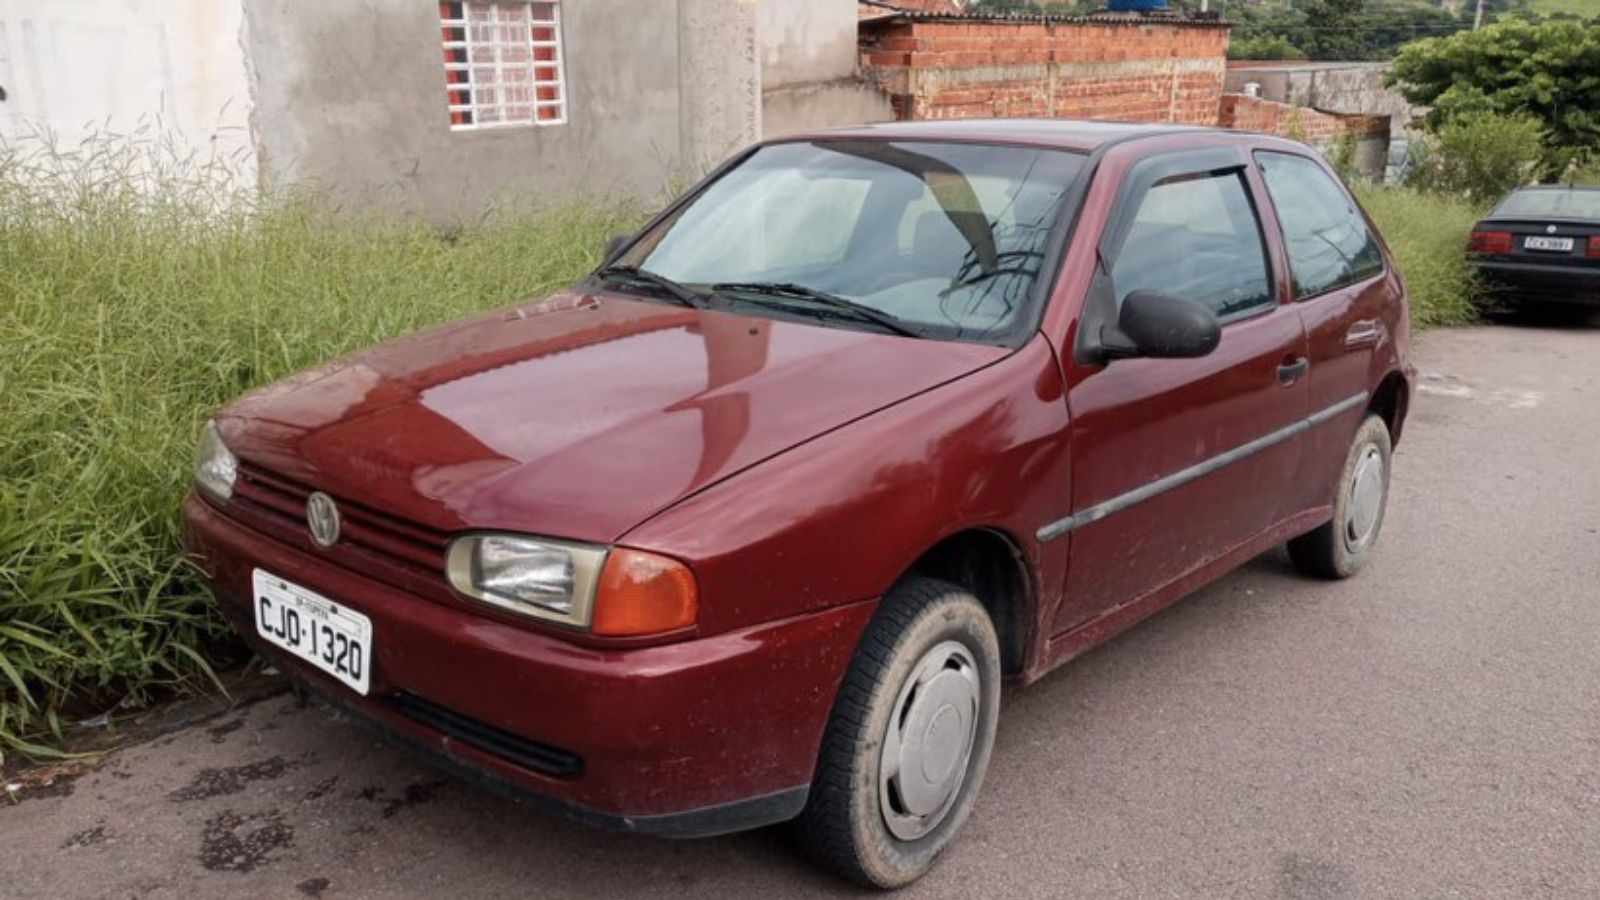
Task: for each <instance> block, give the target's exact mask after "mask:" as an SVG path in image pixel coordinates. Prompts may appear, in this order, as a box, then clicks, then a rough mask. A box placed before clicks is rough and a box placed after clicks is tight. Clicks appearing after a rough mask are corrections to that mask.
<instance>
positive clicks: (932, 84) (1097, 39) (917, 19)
mask: <svg viewBox="0 0 1600 900" xmlns="http://www.w3.org/2000/svg"><path fill="white" fill-rule="evenodd" d="M912 2H914V0H893V3H892V4H890V3H885V2H875V0H869V2H864V3H863V4H862V8H863V9H864V10H866V9H870V10H875V11H877V12H880V13H882V15H879V16H877V17H874V18H870V19H863V21H862V23H861V48H862V58H863V64H864V65H863V69H864V71H865V72H866V73H867V74H868V77H870V78H872V79H873V80H875V81H876V82H877V83H878V85H879V86H880V87H881V88H882V89H883V90H885V91H886V92H888V94H889V95H890V97H891V98H892V100H893V102H894V104H895V110H896V113H897V115H898V116H899V117H900V118H902V119H958V118H982V117H989V116H1023V117H1050V118H1084V119H1126V120H1135V121H1149V122H1184V123H1191V124H1199V125H1215V124H1216V123H1217V116H1218V110H1219V109H1220V105H1221V100H1222V86H1223V81H1224V80H1225V77H1226V74H1227V63H1226V57H1227V48H1228V28H1229V26H1228V25H1227V24H1226V23H1224V22H1222V21H1220V20H1219V19H1216V18H1198V17H1188V16H1181V15H1177V14H1168V15H1159V14H1148V13H1146V14H1133V13H1097V14H1095V15H1091V16H1081V17H1063V16H1045V15H1029V16H1022V15H1011V16H981V17H980V16H972V15H966V14H962V13H960V12H955V13H950V12H924V11H913V10H908V9H904V8H897V7H905V6H907V5H908V4H910V3H912Z"/></svg>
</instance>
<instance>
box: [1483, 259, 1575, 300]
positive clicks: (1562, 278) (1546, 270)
mask: <svg viewBox="0 0 1600 900" xmlns="http://www.w3.org/2000/svg"><path fill="white" fill-rule="evenodd" d="M1472 266H1473V268H1474V269H1476V270H1477V272H1478V277H1479V279H1480V280H1481V281H1482V282H1483V284H1484V286H1486V287H1487V288H1489V290H1491V291H1492V292H1494V293H1495V294H1496V295H1498V296H1501V297H1511V296H1515V295H1524V296H1528V297H1532V298H1534V299H1538V300H1542V301H1545V302H1548V303H1570V304H1574V305H1578V306H1600V267H1595V266H1569V265H1554V264H1549V263H1517V262H1493V261H1476V262H1473V263H1472Z"/></svg>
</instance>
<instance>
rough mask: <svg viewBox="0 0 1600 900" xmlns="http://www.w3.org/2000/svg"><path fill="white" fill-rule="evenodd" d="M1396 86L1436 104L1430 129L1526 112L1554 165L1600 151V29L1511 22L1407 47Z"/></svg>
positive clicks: (1397, 66)
mask: <svg viewBox="0 0 1600 900" xmlns="http://www.w3.org/2000/svg"><path fill="white" fill-rule="evenodd" d="M1389 82H1390V84H1392V85H1394V86H1395V87H1397V88H1398V89H1399V90H1400V92H1401V93H1403V94H1404V95H1405V97H1406V99H1408V100H1410V101H1411V102H1412V103H1415V104H1418V105H1421V106H1430V107H1432V108H1433V109H1432V111H1431V112H1430V113H1429V114H1428V118H1427V125H1428V126H1429V128H1430V129H1431V130H1434V131H1438V130H1439V129H1441V128H1442V127H1443V126H1444V125H1446V124H1447V123H1449V122H1451V121H1452V120H1455V119H1458V118H1461V117H1464V116H1471V115H1474V114H1481V113H1495V114H1498V115H1517V114H1525V115H1531V116H1534V117H1536V118H1537V119H1539V120H1540V122H1541V124H1542V126H1543V127H1544V130H1545V135H1546V147H1547V149H1548V150H1549V151H1550V158H1549V159H1548V161H1549V162H1552V163H1555V164H1557V165H1558V166H1560V165H1564V163H1565V162H1567V161H1570V159H1571V158H1572V157H1573V156H1576V155H1592V154H1594V153H1596V152H1600V28H1594V27H1590V26H1585V25H1581V24H1579V23H1576V22H1570V21H1545V22H1537V23H1535V22H1528V21H1523V20H1518V19H1509V20H1506V21H1503V22H1498V23H1496V24H1494V25H1491V26H1489V27H1486V28H1483V29H1482V30H1479V31H1464V32H1461V33H1459V34H1454V35H1451V36H1449V37H1445V38H1430V39H1426V40H1421V41H1417V42H1415V43H1412V44H1408V45H1406V46H1405V47H1403V48H1401V50H1400V53H1399V55H1398V56H1397V57H1396V58H1395V61H1394V68H1393V69H1392V70H1391V72H1390V73H1389Z"/></svg>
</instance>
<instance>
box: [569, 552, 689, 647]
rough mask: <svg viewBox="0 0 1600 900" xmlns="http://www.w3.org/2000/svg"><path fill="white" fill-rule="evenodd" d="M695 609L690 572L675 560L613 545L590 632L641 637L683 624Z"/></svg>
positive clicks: (676, 627) (677, 628) (686, 622)
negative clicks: (614, 547)
mask: <svg viewBox="0 0 1600 900" xmlns="http://www.w3.org/2000/svg"><path fill="white" fill-rule="evenodd" d="M699 610H700V599H699V591H698V589H697V588H696V587H695V583H694V573H693V572H690V571H689V568H688V567H687V566H685V565H684V564H683V563H680V562H678V561H677V560H672V559H668V558H666V557H665V556H657V555H655V554H654V553H645V552H644V551H642V550H629V549H627V548H624V547H618V548H617V549H615V550H612V551H611V553H610V555H609V556H607V558H606V566H605V569H604V571H602V572H601V573H600V588H599V591H598V592H597V594H596V596H595V604H594V619H593V621H592V623H591V625H590V630H591V631H592V632H593V633H594V634H597V635H601V636H604V637H640V636H642V635H649V634H663V633H665V632H668V631H677V630H679V629H682V628H687V627H689V626H690V625H693V624H694V622H695V616H696V615H697V614H698V613H699Z"/></svg>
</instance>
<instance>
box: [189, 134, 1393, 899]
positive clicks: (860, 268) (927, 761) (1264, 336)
mask: <svg viewBox="0 0 1600 900" xmlns="http://www.w3.org/2000/svg"><path fill="white" fill-rule="evenodd" d="M1408 333H1409V329H1408V319H1407V309H1406V296H1405V286H1404V284H1403V282H1402V281H1401V278H1400V275H1399V273H1398V272H1396V271H1395V268H1394V264H1393V262H1392V260H1391V259H1390V256H1389V254H1388V252H1387V250H1386V249H1385V247H1384V245H1383V242H1382V241H1381V239H1380V238H1379V237H1378V234H1377V232H1376V230H1375V229H1374V228H1373V226H1372V223H1371V222H1370V221H1368V219H1367V218H1366V217H1365V216H1364V215H1363V213H1362V212H1361V210H1360V209H1359V207H1358V206H1357V205H1356V202H1355V201H1354V199H1352V197H1351V196H1350V194H1349V193H1348V192H1347V191H1346V190H1345V189H1344V187H1343V186H1342V185H1341V184H1340V183H1339V181H1338V179H1337V178H1336V177H1335V176H1334V175H1333V173H1332V172H1331V171H1330V170H1329V169H1328V167H1327V166H1326V165H1324V164H1323V163H1322V162H1321V161H1320V160H1319V159H1318V158H1317V156H1316V155H1315V154H1314V153H1312V152H1311V151H1309V150H1307V149H1306V148H1305V147H1304V146H1302V145H1300V144H1297V143H1293V142H1290V141H1285V140H1279V139H1276V138H1270V137H1263V136H1256V135H1244V134H1237V133H1231V132H1220V131H1212V130H1205V129H1188V128H1173V127H1156V126H1134V125H1122V124H1107V123H1074V122H1060V121H1016V122H962V123H954V122H952V123H937V124H935V123H930V124H899V125H888V126H881V127H867V128H859V129H852V130H846V131H837V132H829V133H826V134H816V135H809V136H804V137H795V138H787V139H784V140H780V141H774V142H770V143H766V144H762V145H760V146H757V147H755V148H752V149H751V150H749V151H747V152H745V153H744V154H742V155H741V156H739V157H738V158H737V159H736V160H734V161H732V162H731V163H729V164H728V165H726V166H725V167H723V168H722V169H721V170H719V171H718V172H716V173H715V174H714V175H712V176H711V177H710V178H708V179H707V180H706V181H705V182H704V183H703V184H702V185H700V186H699V187H698V188H697V189H696V190H694V191H693V192H692V193H690V194H689V195H688V196H686V197H684V198H683V199H682V200H680V201H679V202H677V203H676V204H675V205H674V206H672V208H670V209H669V210H667V211H666V212H664V213H663V214H661V215H660V216H658V217H657V218H656V219H655V220H654V221H652V222H651V223H650V224H649V225H648V226H646V227H645V228H644V229H643V230H642V231H641V232H640V233H639V234H638V235H636V236H633V237H629V238H626V239H619V240H618V241H616V242H614V243H613V245H612V247H611V248H610V250H609V252H608V258H607V260H606V263H605V264H604V265H603V266H602V267H601V268H600V269H599V270H597V271H596V272H595V273H594V274H593V275H592V276H591V277H590V278H588V279H587V280H586V281H584V282H583V283H581V284H579V285H577V286H575V287H573V288H572V289H570V290H568V291H566V292H563V293H561V294H558V295H556V296H554V297H551V298H548V299H545V300H541V301H538V302H529V303H526V304H524V305H522V306H518V307H515V308H513V309H509V310H505V311H502V312H496V313H493V314H490V315H485V316H482V317H481V318H477V319H475V320H472V321H467V322H462V323H458V324H452V325H448V326H446V327H443V328H439V329H437V330H434V331H431V332H427V333H424V334H419V335H416V336H413V337H409V338H405V339H402V340H398V341H395V342H392V343H389V344H386V345H384V346H382V347H378V348H375V349H373V350H371V351H369V352H365V353H361V354H358V355H355V356H352V357H349V358H347V359H344V360H341V361H339V362H336V363H333V364H331V365H328V366H326V367H323V368H320V369H317V370H314V371H311V372H308V373H305V374H303V375H300V376H298V377H295V378H291V379H289V380H287V381H284V382H282V383H279V384H275V385H272V386H270V387H267V388H265V389H262V390H259V391H256V392H255V393H252V394H250V395H248V396H246V397H245V398H243V399H241V400H239V401H238V402H237V403H235V404H233V405H232V406H230V407H228V408H227V409H225V410H223V411H222V412H221V413H219V414H218V416H217V417H216V419H215V421H214V422H213V423H211V424H209V425H208V426H207V428H206V430H205V434H204V437H203V441H202V448H201V453H200V460H199V464H198V469H197V474H196V484H197V490H196V491H195V492H194V494H193V496H191V497H190V498H189V500H188V501H187V502H186V504H185V507H184V514H185V518H186V533H187V540H188V544H189V547H190V549H191V550H192V552H193V554H194V555H195V557H196V558H197V559H198V560H199V561H200V563H201V565H202V566H203V567H204V568H205V570H206V571H207V572H208V573H209V575H210V577H211V579H212V580H213V582H214V584H215V588H216V594H217V598H218V601H219V602H220V604H221V606H222V609H223V610H224V611H225V612H226V614H227V615H228V616H229V617H230V618H231V620H232V621H233V623H234V624H235V626H236V627H237V628H238V630H239V631H240V632H241V633H242V634H243V635H245V636H246V637H247V638H249V639H250V640H252V641H253V642H255V643H256V644H257V645H258V646H259V647H260V649H261V651H262V652H263V653H264V654H266V655H267V656H269V657H271V658H272V659H273V660H275V661H276V662H278V663H279V664H280V665H281V666H283V667H284V668H285V669H287V670H288V671H289V672H290V673H292V674H293V675H294V676H296V677H297V678H299V679H301V680H303V681H304V682H305V683H306V684H307V685H308V686H310V687H311V688H313V689H316V690H318V691H319V692H321V693H323V694H325V695H327V696H329V697H331V698H332V699H333V700H335V701H337V702H340V703H342V704H343V705H345V706H347V707H349V708H352V709H353V710H355V711H357V712H359V713H362V714H365V716H366V717H368V718H370V719H373V720H376V721H377V722H378V723H380V724H381V725H382V726H383V727H385V728H386V729H387V730H389V731H391V732H393V733H395V734H398V735H401V736H403V737H405V738H409V739H410V740H411V741H412V742H413V743H416V744H419V745H421V746H423V747H425V748H427V749H429V750H432V751H434V752H435V755H436V756H439V757H442V758H444V759H447V760H450V761H454V762H456V763H460V764H464V766H465V768H466V770H468V771H472V772H476V773H479V774H486V775H489V776H493V780H495V781H498V782H501V783H509V784H510V785H512V786H514V787H516V788H519V789H521V791H520V793H521V794H522V795H524V796H532V797H537V798H542V799H544V800H546V801H548V803H549V805H550V806H551V807H552V808H553V809H556V810H558V811H561V812H562V813H564V814H566V815H568V816H571V817H572V818H575V819H578V820H580V821H583V822H588V823H593V824H599V825H607V826H612V827H616V828H622V829H628V830H633V831H639V832H648V833H654V834H661V835H670V836H681V837H687V836H699V835H712V834H719V833H723V832H729V831H734V830H739V829H746V828H754V827H757V826H761V825H767V824H770V823H775V822H782V821H785V820H791V819H796V820H797V825H796V828H795V832H796V835H797V837H798V839H799V841H800V842H801V844H802V845H804V846H805V847H806V848H807V849H808V850H810V851H811V852H812V853H813V854H814V855H815V856H816V857H817V858H818V859H819V860H820V861H822V862H823V863H824V864H826V865H828V866H830V867H832V868H834V869H836V870H837V871H839V872H841V873H842V874H844V875H845V876H847V877H850V878H852V879H855V880H857V881H860V882H863V883H866V884H869V885H875V886H879V887H889V886H895V885H900V884H904V883H906V882H909V881H911V880H913V879H915V878H916V877H918V876H919V875H921V874H922V873H923V872H925V871H926V870H927V868H928V867H929V866H930V865H931V864H932V862H933V861H934V859H935V858H936V857H937V856H938V854H939V852H940V851H941V850H942V849H943V848H944V847H945V846H946V845H947V844H948V843H949V842H950V840H951V839H952V837H953V836H954V834H955V832H956V831H957V830H958V829H959V828H960V827H961V824H962V822H963V821H964V820H965V819H966V818H967V815H968V813H969V812H970V811H971V809H972V806H973V802H974V798H975V797H976V795H977V793H978V789H979V785H980V783H981V781H982V780H983V775H984V770H985V768H986V767H987V765H988V762H989V754H990V748H991V746H992V743H993V740H994V735H995V722H996V716H997V714H998V712H999V705H1000V683H1001V681H1002V679H1009V680H1012V681H1015V682H1019V683H1027V682H1031V681H1033V680H1035V679H1038V678H1039V677H1041V676H1042V675H1044V674H1045V673H1046V672H1049V671H1050V670H1051V669H1053V668H1055V667H1056V666H1058V665H1060V664H1062V663H1063V662H1065V661H1066V660H1068V659H1070V658H1072V657H1073V656H1074V655H1076V654H1078V653H1081V652H1083V651H1084V650H1086V649H1088V648H1089V647H1092V646H1094V645H1095V644H1098V643H1100V642H1102V641H1104V640H1106V639H1107V638H1108V637H1110V636H1111V635H1113V634H1115V633H1116V632H1118V631H1120V630H1122V629H1124V628H1126V627H1128V626H1129V625H1131V624H1133V623H1134V622H1136V621H1138V620H1139V619H1142V618H1144V617H1146V616H1148V615H1150V614H1151V613H1153V612H1155V611H1156V610H1158V609H1161V608H1162V607H1164V606H1166V605H1168V604H1170V603H1172V602H1174V601H1175V600H1177V599H1178V598H1180V597H1181V596H1182V595H1184V594H1186V593H1188V592H1190V591H1193V590H1195V589H1196V588H1198V587H1200V586H1201V585H1203V584H1206V583H1207V582H1209V581H1211V580H1213V579H1216V578H1217V577H1219V576H1221V575H1222V574H1224V573H1226V572H1227V571H1229V570H1230V569H1232V568H1234V567H1235V566H1238V565H1239V564H1240V563H1242V562H1244V561H1246V560H1248V559H1250V558H1251V557H1253V556H1255V555H1257V554H1259V553H1261V552H1263V551H1265V550H1267V549H1269V548H1271V547H1273V546H1275V545H1278V544H1282V543H1284V542H1288V545H1289V550H1290V553H1291V555H1292V556H1293V559H1294V561H1295V562H1296V564H1298V565H1299V566H1300V567H1301V568H1302V569H1304V570H1305V571H1306V572H1308V573H1310V574H1313V575H1317V576H1323V577H1330V578H1339V577H1345V576H1348V575H1351V574H1352V573H1354V572H1355V571H1356V570H1357V569H1358V568H1359V567H1360V566H1361V564H1362V562H1363V561H1364V560H1365V559H1366V558H1367V557H1368V555H1369V554H1370V553H1371V551H1372V547H1373V544H1374V542H1375V541H1376V540H1377V537H1378V533H1379V530H1380V528H1381V527H1382V524H1383V516H1384V507H1385V502H1386V499H1387V496H1388V487H1389V474H1390V453H1391V449H1392V448H1393V446H1394V443H1395V441H1397V440H1398V439H1399V437H1400V431H1401V427H1402V425H1403V423H1404V421H1405V417H1406V410H1407V407H1408V406H1409V404H1410V398H1411V390H1412V388H1411V386H1412V382H1413V380H1414V373H1413V371H1412V370H1411V368H1410V367H1409V366H1408V364H1407V359H1406V354H1407V343H1408Z"/></svg>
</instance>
